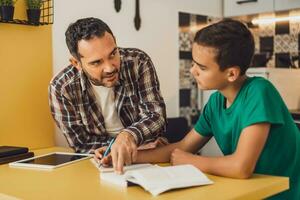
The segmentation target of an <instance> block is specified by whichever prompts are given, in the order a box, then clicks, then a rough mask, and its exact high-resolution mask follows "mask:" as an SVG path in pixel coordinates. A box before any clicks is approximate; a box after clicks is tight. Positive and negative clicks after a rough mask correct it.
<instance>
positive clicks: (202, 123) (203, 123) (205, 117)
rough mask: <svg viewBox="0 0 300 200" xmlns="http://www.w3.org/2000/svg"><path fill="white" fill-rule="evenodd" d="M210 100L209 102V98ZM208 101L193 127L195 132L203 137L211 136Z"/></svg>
mask: <svg viewBox="0 0 300 200" xmlns="http://www.w3.org/2000/svg"><path fill="white" fill-rule="evenodd" d="M210 100H211V98H210ZM210 100H209V101H208V103H207V104H206V105H205V106H204V108H203V112H202V114H201V115H200V117H199V119H198V121H197V123H196V124H195V126H194V129H195V131H196V132H197V133H199V134H200V135H202V136H204V137H208V136H212V135H213V133H212V129H211V123H210V116H211V109H210V103H211V102H210Z"/></svg>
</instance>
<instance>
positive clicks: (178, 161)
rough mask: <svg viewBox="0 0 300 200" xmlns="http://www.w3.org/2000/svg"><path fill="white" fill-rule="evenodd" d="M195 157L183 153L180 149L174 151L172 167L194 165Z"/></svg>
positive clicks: (171, 158)
mask: <svg viewBox="0 0 300 200" xmlns="http://www.w3.org/2000/svg"><path fill="white" fill-rule="evenodd" d="M194 158H195V155H193V154H191V153H188V152H185V151H182V150H180V149H174V151H173V152H172V153H171V157H170V163H171V164H172V165H183V164H193V160H194Z"/></svg>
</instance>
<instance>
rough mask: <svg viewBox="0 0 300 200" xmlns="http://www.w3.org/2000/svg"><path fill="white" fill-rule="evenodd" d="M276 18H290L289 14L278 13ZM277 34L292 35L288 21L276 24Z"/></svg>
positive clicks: (286, 12)
mask: <svg viewBox="0 0 300 200" xmlns="http://www.w3.org/2000/svg"><path fill="white" fill-rule="evenodd" d="M275 16H276V18H282V17H288V16H289V12H288V11H284V12H278V13H276V14H275ZM275 34H276V35H277V34H290V22H289V21H288V20H287V21H279V22H276V23H275Z"/></svg>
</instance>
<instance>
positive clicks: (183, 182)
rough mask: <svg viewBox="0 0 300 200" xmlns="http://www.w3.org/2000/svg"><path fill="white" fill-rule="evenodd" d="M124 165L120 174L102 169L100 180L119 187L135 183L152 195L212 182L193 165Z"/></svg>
mask: <svg viewBox="0 0 300 200" xmlns="http://www.w3.org/2000/svg"><path fill="white" fill-rule="evenodd" d="M126 167H127V168H124V174H122V175H119V174H116V173H115V172H113V171H106V172H105V171H102V172H101V173H100V179H101V181H104V182H107V183H111V184H114V185H118V186H120V187H127V186H129V185H131V184H132V183H133V184H137V185H140V186H141V187H143V188H144V189H145V190H146V191H148V192H150V193H151V194H152V195H153V196H157V195H159V194H160V193H163V192H165V191H168V190H171V189H177V188H186V187H193V186H200V185H209V184H213V181H211V180H210V179H208V178H207V176H206V175H205V174H203V173H202V172H201V171H200V170H199V169H197V168H196V167H194V166H193V165H178V166H168V167H160V166H158V165H152V164H137V165H131V166H126ZM128 167H131V168H128ZM99 170H100V169H99Z"/></svg>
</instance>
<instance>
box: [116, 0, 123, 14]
mask: <svg viewBox="0 0 300 200" xmlns="http://www.w3.org/2000/svg"><path fill="white" fill-rule="evenodd" d="M121 4H122V2H121V0H115V10H116V11H117V12H120V10H121Z"/></svg>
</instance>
